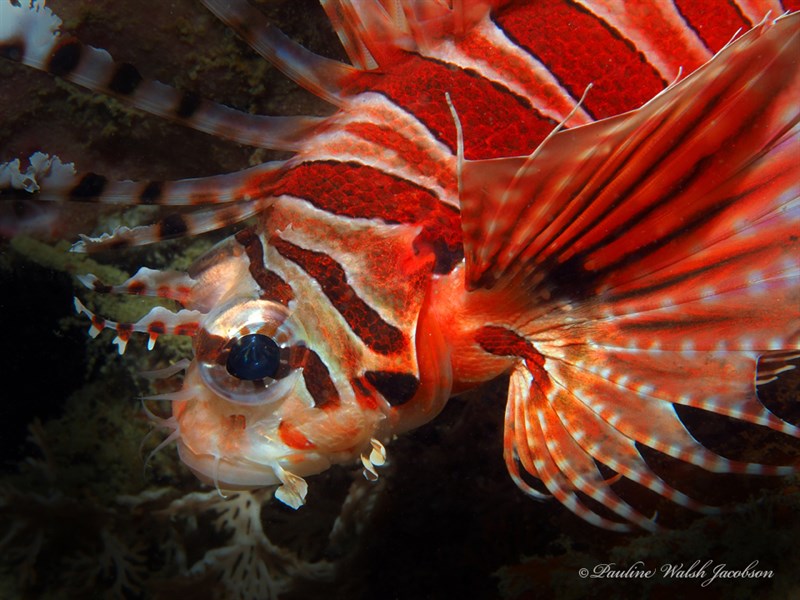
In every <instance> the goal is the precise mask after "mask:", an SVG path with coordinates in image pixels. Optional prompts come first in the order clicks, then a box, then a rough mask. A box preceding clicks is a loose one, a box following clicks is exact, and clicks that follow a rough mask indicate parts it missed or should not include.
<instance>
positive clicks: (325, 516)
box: [0, 0, 800, 599]
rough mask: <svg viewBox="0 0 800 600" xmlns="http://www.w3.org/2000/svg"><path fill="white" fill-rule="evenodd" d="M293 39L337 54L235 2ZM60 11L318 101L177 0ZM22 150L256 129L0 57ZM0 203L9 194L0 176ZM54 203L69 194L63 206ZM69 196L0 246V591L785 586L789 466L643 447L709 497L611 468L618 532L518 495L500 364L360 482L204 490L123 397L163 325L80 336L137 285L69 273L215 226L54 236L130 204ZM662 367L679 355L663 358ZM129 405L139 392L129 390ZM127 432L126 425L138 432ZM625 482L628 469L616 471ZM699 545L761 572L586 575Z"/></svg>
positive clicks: (256, 594) (65, 3) (130, 261)
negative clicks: (147, 332)
mask: <svg viewBox="0 0 800 600" xmlns="http://www.w3.org/2000/svg"><path fill="white" fill-rule="evenodd" d="M3 1H6V0H3ZM254 4H256V5H258V6H259V8H260V9H261V10H263V11H264V12H265V13H266V14H267V15H268V16H269V17H270V19H271V20H272V22H274V23H275V24H276V25H277V26H278V27H279V28H280V29H282V30H283V31H284V32H286V33H287V34H288V35H290V36H291V37H293V38H294V39H295V40H297V41H299V42H300V43H302V44H303V45H304V46H306V47H307V48H309V49H311V50H312V51H315V52H318V53H321V54H324V55H326V56H330V57H333V58H338V59H341V60H344V54H343V51H342V50H341V49H340V47H339V43H338V39H337V38H336V36H335V34H334V33H333V32H332V30H331V29H330V27H329V25H328V23H327V20H326V18H325V15H324V13H323V12H322V10H321V9H320V7H319V6H318V3H317V2H316V1H314V0H302V1H301V0H284V1H270V2H263V1H262V2H254ZM48 5H49V6H51V8H52V9H53V10H54V11H55V12H56V14H58V15H59V16H60V17H61V18H62V19H63V20H64V25H63V28H64V29H65V30H68V31H71V32H73V33H75V34H76V35H77V36H78V37H79V38H80V39H81V40H82V41H83V42H85V43H88V44H91V45H93V46H96V47H101V48H104V49H107V50H108V51H110V52H111V54H112V55H113V56H114V57H115V58H116V59H117V60H120V61H129V62H132V63H133V64H135V65H137V67H138V68H139V69H140V71H141V72H142V73H144V74H146V75H147V76H150V77H153V78H156V79H159V80H161V81H164V82H165V83H169V84H172V85H175V86H176V87H179V88H182V89H189V90H192V91H194V92H197V93H199V94H201V95H203V96H206V97H208V98H210V99H212V100H216V101H219V102H223V103H226V104H229V105H232V106H234V107H236V108H239V109H244V110H249V111H252V112H256V113H262V114H314V113H316V114H324V113H325V112H326V111H330V110H331V108H330V107H328V106H326V105H325V104H324V103H322V102H321V101H320V100H318V99H316V98H314V97H313V96H312V95H311V94H308V93H306V92H304V91H303V90H299V89H298V88H297V87H296V86H295V85H294V84H293V83H291V82H289V81H288V80H287V79H286V78H285V77H284V76H283V75H281V74H280V73H278V72H276V71H275V70H274V69H273V68H272V67H270V66H269V65H267V63H266V62H264V61H263V60H262V59H261V58H260V57H258V56H257V55H256V54H255V53H254V52H253V51H251V50H250V49H249V48H248V47H247V46H246V44H244V43H243V42H241V41H240V40H239V39H238V38H237V37H236V36H235V34H234V33H233V32H231V31H230V30H228V29H227V28H226V27H225V26H224V25H222V24H221V23H219V22H218V21H217V20H216V19H215V18H214V17H213V16H212V15H211V14H210V13H209V12H208V11H206V10H205V9H204V8H202V7H201V6H199V5H198V3H196V2H192V1H190V0H169V1H159V0H135V1H128V2H113V1H110V0H62V1H58V2H56V1H53V2H50V3H48ZM35 150H43V151H46V152H48V153H50V154H57V155H58V156H60V157H61V158H62V160H64V161H67V162H70V161H74V162H75V163H76V165H77V167H78V168H79V169H82V170H87V169H91V170H93V171H96V172H99V173H103V174H105V175H107V176H108V177H109V178H119V179H141V178H147V179H175V178H184V177H193V176H202V175H210V174H215V173H223V172H230V171H235V170H239V169H242V168H244V167H246V166H249V165H253V164H257V163H259V162H263V161H266V160H271V159H275V158H279V157H280V155H279V154H277V153H270V152H267V151H264V150H254V149H252V148H247V147H243V146H239V145H237V144H235V143H231V142H225V141H221V140H216V139H214V138H212V137H210V136H208V135H205V134H202V133H198V132H194V131H191V130H189V129H186V128H183V127H180V126H178V125H174V124H171V123H168V122H166V121H164V120H161V119H157V118H154V117H148V116H145V115H142V114H140V113H138V112H136V111H133V110H130V109H128V108H126V107H125V106H123V105H122V104H120V103H118V102H116V101H115V100H111V99H108V98H105V97H102V96H99V95H97V94H94V93H92V92H88V91H85V90H83V89H80V88H77V87H75V86H73V85H71V84H68V83H64V82H62V81H58V80H55V79H54V78H52V77H49V76H48V75H46V74H43V73H39V72H35V71H33V70H32V69H28V68H25V67H23V66H20V65H16V64H11V63H8V62H0V162H5V161H8V160H11V159H13V158H16V157H21V158H24V157H27V156H29V155H30V154H31V153H32V152H33V151H35ZM2 202H4V203H5V205H4V206H3V207H2V208H3V211H4V213H5V214H6V215H7V214H8V213H9V212H10V213H13V212H14V211H20V210H23V211H27V210H28V209H26V208H25V207H22V206H19V205H16V204H13V203H12V202H10V201H7V200H3V201H2ZM71 208H72V207H71ZM148 210H150V209H149V208H147V207H145V208H142V207H138V208H134V209H131V210H128V211H125V212H124V213H123V214H121V215H120V214H118V213H115V212H110V211H109V212H106V211H98V210H97V207H88V208H86V209H84V210H71V211H70V212H69V213H64V214H63V215H62V217H61V220H60V222H59V223H60V225H59V232H58V237H61V238H62V239H61V240H60V241H59V240H57V239H49V240H44V241H42V240H41V239H37V238H40V237H41V236H27V235H19V236H16V237H14V238H12V239H5V240H3V242H2V246H0V335H2V342H3V343H2V344H1V345H0V347H2V360H0V369H1V370H0V373H2V376H3V380H2V383H3V388H4V389H3V391H2V393H1V394H0V397H2V401H0V423H2V434H0V445H1V446H2V466H1V467H0V469H1V470H0V473H1V475H0V598H2V599H16V598H184V597H187V598H188V597H191V598H196V599H202V598H268V597H278V596H279V597H281V598H289V599H292V598H323V597H324V598H345V599H346V598H377V599H383V598H386V599H424V598H431V599H434V598H437V599H438V598H512V599H525V598H538V597H549V598H594V597H596V598H601V597H603V598H626V597H631V596H636V597H644V598H667V597H669V598H671V597H674V596H681V597H695V596H698V597H699V596H700V595H701V594H702V597H703V598H750V597H754V596H758V597H761V598H791V597H800V572H799V570H798V569H797V565H798V564H800V548H798V540H800V486H799V485H798V479H797V478H796V477H795V478H786V479H777V478H756V477H740V476H720V475H712V474H708V473H705V472H703V471H702V470H700V469H698V468H695V467H692V466H690V465H686V464H683V463H679V462H677V461H673V460H671V459H668V458H666V457H663V456H662V455H657V454H656V453H652V454H648V455H647V459H648V461H649V462H650V463H651V464H652V465H653V466H654V469H656V470H657V472H659V473H660V474H662V475H663V476H664V478H665V479H667V480H668V481H676V480H680V481H681V482H682V484H683V486H684V489H685V490H686V491H687V492H688V493H689V494H690V495H692V496H694V497H696V498H698V499H699V500H702V501H706V502H710V503H718V504H728V503H730V504H731V507H734V506H737V507H738V509H737V510H731V511H730V512H728V513H726V514H724V515H723V516H721V517H702V516H700V515H695V514H693V513H690V512H689V511H686V510H684V509H680V508H679V507H675V506H671V505H669V503H666V502H661V501H659V500H658V499H656V498H654V497H653V496H652V495H651V494H650V493H649V492H646V491H642V490H638V489H634V488H635V486H633V485H631V486H628V487H627V488H626V487H625V486H624V483H623V484H621V487H622V491H623V495H624V496H625V497H626V498H628V499H631V501H633V502H637V503H638V505H639V506H643V507H645V508H644V509H643V512H645V513H647V514H649V513H648V512H647V511H648V510H649V511H650V513H652V512H653V511H658V513H659V522H661V523H664V524H666V525H668V526H670V527H671V529H670V530H668V531H666V532H663V533H658V534H649V533H645V532H643V533H641V534H629V535H621V534H615V533H611V532H607V531H604V530H600V529H597V528H595V527H592V526H591V525H588V524H587V523H585V522H583V521H582V520H580V519H579V518H577V517H576V516H574V515H573V514H572V513H570V512H569V511H568V510H567V509H565V508H564V507H562V506H561V505H560V504H559V503H557V502H555V501H553V502H548V503H541V504H540V503H537V502H534V501H532V500H530V499H529V498H527V497H525V496H524V495H523V494H522V493H521V492H519V490H518V489H517V488H516V486H515V485H514V484H513V482H512V481H511V479H510V478H509V477H508V475H507V473H506V470H505V466H504V463H503V458H502V428H503V427H502V418H503V411H504V406H505V398H506V394H505V389H506V381H505V380H504V379H501V380H499V381H496V382H493V383H492V384H490V385H487V386H484V387H482V388H480V389H478V390H476V391H473V392H470V393H468V394H465V395H463V396H461V397H459V398H456V399H453V400H452V401H451V402H450V403H449V404H448V406H447V407H446V408H445V410H444V412H443V413H442V415H440V416H439V417H438V418H437V419H436V420H434V421H433V422H432V423H431V424H429V425H427V426H424V427H422V428H420V429H418V430H416V431H414V432H411V433H409V434H406V435H404V436H402V437H401V438H399V439H397V440H396V441H394V442H393V443H392V444H390V445H389V446H388V447H387V450H388V454H389V459H390V464H389V466H388V468H386V469H383V470H382V472H381V479H380V480H379V481H378V482H377V483H374V484H373V483H369V482H367V481H365V480H364V479H363V477H362V475H361V469H360V467H357V466H355V465H354V466H353V467H352V468H347V467H335V468H333V469H331V470H330V471H329V472H327V473H323V474H321V475H318V476H315V477H312V478H309V494H308V499H307V504H306V506H304V507H302V508H301V509H300V510H298V511H293V510H292V509H290V508H288V507H286V506H285V505H283V504H282V503H279V502H276V501H272V500H271V491H270V490H264V491H258V492H253V493H246V492H242V493H231V494H230V497H229V498H228V499H227V500H226V499H224V498H222V497H221V496H220V495H219V494H218V493H217V491H216V490H214V489H213V488H210V487H209V486H205V485H203V484H201V483H200V482H199V481H197V480H196V479H195V477H194V476H193V475H192V474H191V473H190V472H189V471H188V469H186V468H185V467H184V466H182V465H181V464H180V461H179V460H178V458H177V455H176V452H175V450H174V448H173V447H167V448H165V449H163V450H161V451H160V452H158V453H156V454H155V455H154V456H153V457H152V458H151V460H150V461H149V463H148V464H147V467H146V468H145V465H144V462H145V458H146V457H147V456H148V453H149V452H150V451H151V450H153V449H154V448H155V447H156V446H157V445H158V443H159V442H160V441H161V439H163V435H164V434H163V433H161V432H156V433H154V434H152V435H150V436H149V437H148V433H149V432H150V431H151V429H152V427H151V424H150V422H149V419H148V418H147V415H146V414H145V412H144V410H143V408H142V403H141V402H140V400H139V398H140V397H141V396H142V395H147V394H152V393H159V392H163V391H169V389H171V388H170V386H174V385H176V384H175V383H174V382H170V381H169V380H168V381H166V382H164V381H159V382H156V383H154V382H152V381H150V380H147V379H145V378H142V377H141V376H140V375H139V373H140V372H142V371H146V370H152V369H158V368H163V367H165V366H167V365H169V364H171V363H173V362H175V361H176V360H179V359H180V358H182V357H189V356H190V355H191V347H190V345H189V343H188V342H187V341H186V340H175V339H169V336H164V337H162V338H160V339H159V342H158V344H157V345H156V348H155V349H154V350H153V351H152V352H148V351H147V349H146V343H145V339H144V336H136V335H134V337H133V338H132V340H131V343H130V344H129V345H128V350H127V352H126V354H125V355H124V357H119V356H118V355H117V352H116V347H115V346H113V345H112V344H111V338H112V337H113V336H112V334H111V333H103V334H101V335H100V336H99V337H98V338H97V339H96V340H92V339H91V338H89V337H88V335H87V333H86V331H87V330H88V326H89V324H88V322H87V321H86V320H85V319H84V318H83V317H79V316H78V315H75V314H74V311H73V308H72V298H73V296H75V295H77V296H79V297H80V298H81V299H82V300H84V301H85V302H86V303H87V305H88V306H89V307H90V308H92V309H94V310H96V311H97V312H98V313H100V314H103V315H106V316H108V317H110V318H114V319H116V320H120V321H126V320H133V319H135V318H137V317H139V316H141V315H142V314H144V313H145V312H147V310H149V308H150V307H151V306H152V305H153V304H154V301H152V300H149V299H144V298H138V297H118V298H117V297H111V296H101V295H97V294H94V293H92V292H90V291H88V290H85V289H83V288H82V286H80V284H79V283H78V282H77V281H76V280H75V279H74V277H73V275H75V274H79V273H87V272H92V273H95V274H97V275H98V276H100V278H101V279H103V280H105V281H108V282H120V281H122V280H124V279H125V278H126V277H127V276H128V275H130V274H132V273H133V272H135V271H136V270H137V269H138V267H140V266H143V265H146V266H149V267H153V268H176V269H184V268H186V267H187V266H188V265H189V264H190V263H191V262H192V260H194V259H195V258H196V257H197V256H199V255H200V254H202V253H203V252H204V251H205V250H207V249H208V248H209V247H210V246H211V245H213V243H214V242H215V241H217V240H219V239H221V238H222V237H224V235H225V234H226V233H227V234H230V231H228V232H223V233H222V234H216V235H211V236H202V237H201V238H195V239H193V240H181V241H178V242H166V243H161V244H157V245H155V246H152V247H145V248H142V249H131V250H126V251H121V252H104V253H99V254H97V255H92V256H91V258H88V257H86V256H85V255H76V254H69V253H67V252H66V250H67V249H68V248H69V246H70V244H71V242H72V241H73V240H74V239H75V238H76V236H77V233H79V232H82V233H100V232H104V231H109V230H110V229H112V228H113V227H114V226H116V225H118V224H123V223H124V224H127V225H134V224H136V223H137V222H139V221H141V220H148V219H147V215H148V214H151V213H149V212H146V211H148ZM677 376H680V375H679V374H678V375H677ZM759 392H760V397H761V398H762V400H763V401H764V403H765V404H766V405H767V406H768V407H770V408H771V409H773V410H774V411H775V412H776V413H777V414H779V415H780V416H782V417H783V418H785V419H787V420H789V421H791V422H795V423H797V422H800V407H799V406H798V404H800V403H798V397H800V393H799V392H800V377H798V371H797V370H795V371H791V372H789V373H786V374H784V375H783V376H782V377H781V380H780V381H778V382H775V383H772V384H768V385H766V386H763V387H761V388H760V389H759ZM148 408H149V409H150V410H153V411H156V410H158V408H159V407H158V406H157V404H156V403H152V402H151V403H149V404H148ZM681 415H682V417H684V420H685V422H686V423H687V425H688V426H689V427H690V429H691V431H692V432H693V433H694V434H695V435H696V436H697V437H698V438H699V439H700V440H701V441H703V442H704V443H705V444H707V445H708V446H709V447H710V448H712V449H714V450H716V451H719V452H721V453H723V454H725V455H726V456H731V457H733V458H739V459H746V460H753V461H763V462H767V463H769V462H779V461H784V462H791V461H794V462H795V463H796V462H797V461H798V457H800V445H799V444H798V440H793V439H791V438H789V437H788V436H784V435H781V434H778V433H774V432H763V431H760V430H759V429H758V428H756V427H753V426H746V425H742V424H737V423H734V422H733V421H732V420H730V419H727V418H724V417H720V416H716V415H710V414H706V413H702V412H700V411H693V410H690V409H685V410H681ZM143 440H145V441H144V442H143ZM625 492H627V493H625ZM696 560H700V561H701V562H703V563H704V562H705V561H708V560H711V561H713V564H714V565H719V564H723V563H724V564H726V565H727V567H728V568H730V569H743V568H745V567H746V566H747V565H748V564H750V563H752V561H754V560H757V561H758V569H760V570H771V571H773V574H774V575H773V577H771V578H752V579H751V578H736V579H727V580H721V579H719V580H716V581H714V582H713V583H711V584H709V585H708V586H706V587H701V580H696V579H690V578H683V579H681V578H664V577H659V576H656V577H653V578H650V579H639V578H625V579H608V578H597V579H595V578H586V579H582V578H581V577H580V576H579V569H581V568H588V569H589V570H590V571H591V570H592V569H593V568H594V567H595V566H596V565H598V564H605V563H615V564H616V565H617V566H618V567H619V568H620V569H626V568H628V567H630V566H632V565H635V564H637V561H642V564H643V565H645V567H646V568H650V569H653V568H659V567H661V566H662V565H667V564H679V563H684V564H685V565H686V566H688V565H690V564H692V563H693V562H694V561H696Z"/></svg>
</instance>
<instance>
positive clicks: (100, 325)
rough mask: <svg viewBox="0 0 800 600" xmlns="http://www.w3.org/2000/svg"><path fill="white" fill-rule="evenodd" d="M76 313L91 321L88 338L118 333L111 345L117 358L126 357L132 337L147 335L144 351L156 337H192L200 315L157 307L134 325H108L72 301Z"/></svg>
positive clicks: (108, 321)
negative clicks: (106, 332) (113, 345)
mask: <svg viewBox="0 0 800 600" xmlns="http://www.w3.org/2000/svg"><path fill="white" fill-rule="evenodd" d="M74 304H75V310H76V311H77V312H78V313H81V314H84V315H86V316H87V317H89V319H91V321H92V326H91V327H90V328H89V335H90V336H92V337H93V338H94V337H97V336H98V335H99V334H100V332H101V331H103V330H104V329H113V330H114V331H116V332H117V336H116V337H115V338H114V340H113V343H114V344H116V345H117V348H118V350H119V353H120V354H124V353H125V348H126V347H127V345H128V340H129V339H130V337H131V334H132V333H134V332H136V333H146V334H147V335H148V336H149V338H150V339H149V340H148V343H147V349H148V350H152V349H153V347H155V344H156V339H158V336H159V335H163V334H169V335H188V336H194V335H195V333H196V332H197V330H198V328H199V326H200V319H201V318H202V316H203V313H201V312H199V311H196V310H180V311H178V312H177V313H175V312H172V311H170V310H167V309H166V308H164V307H163V306H156V307H155V308H153V309H152V310H151V311H150V312H149V313H147V314H146V315H145V316H144V317H142V318H141V319H139V320H138V321H136V322H135V323H118V322H116V321H110V320H108V319H105V318H103V317H101V316H99V315H96V314H95V313H93V312H92V311H90V310H89V309H88V308H86V306H84V304H83V303H82V302H81V301H80V300H78V299H77V298H75V299H74Z"/></svg>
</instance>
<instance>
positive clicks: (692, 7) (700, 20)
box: [675, 0, 752, 52]
mask: <svg viewBox="0 0 800 600" xmlns="http://www.w3.org/2000/svg"><path fill="white" fill-rule="evenodd" d="M675 7H676V8H677V9H678V11H679V12H680V13H681V15H682V16H683V19H684V21H686V25H688V26H689V27H691V28H692V29H693V30H694V31H695V33H697V35H698V37H699V38H700V39H701V40H702V41H703V44H705V45H706V47H707V48H708V49H709V50H711V51H712V52H718V51H719V50H720V49H721V48H722V47H723V46H724V45H725V44H727V43H728V42H730V41H731V38H732V37H733V34H734V33H736V31H737V30H738V29H742V30H743V31H747V30H748V29H750V28H751V27H752V23H750V21H749V20H748V19H747V17H745V16H744V15H743V14H742V12H741V11H740V10H739V7H738V6H736V4H735V3H734V2H730V1H728V2H719V0H675Z"/></svg>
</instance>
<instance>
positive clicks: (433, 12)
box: [321, 0, 505, 70]
mask: <svg viewBox="0 0 800 600" xmlns="http://www.w3.org/2000/svg"><path fill="white" fill-rule="evenodd" d="M504 1H505V0H459V1H456V2H443V1H437V0H406V1H402V0H371V1H367V2H362V1H353V0H321V2H322V6H323V8H324V9H325V12H326V13H327V14H328V18H329V19H330V21H331V23H332V24H333V26H334V28H335V29H336V33H337V34H338V35H339V39H340V40H341V42H342V45H343V46H344V48H345V50H346V51H347V55H348V56H349V57H350V60H351V61H352V62H353V64H354V65H355V66H356V67H358V68H359V69H363V70H368V69H375V68H380V67H382V66H386V65H387V62H388V61H389V57H390V56H391V54H392V53H393V52H394V51H396V50H406V51H411V52H415V51H423V52H424V51H425V50H426V48H428V47H430V46H431V45H433V44H435V43H437V42H438V41H441V40H444V39H452V38H453V37H458V36H459V35H460V34H462V33H463V32H464V31H467V30H468V29H469V28H470V26H471V25H473V24H475V23H477V22H479V21H480V20H481V19H483V18H484V17H485V16H486V14H487V13H488V12H489V11H490V10H491V8H492V7H495V6H498V5H500V4H503V3H504Z"/></svg>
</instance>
